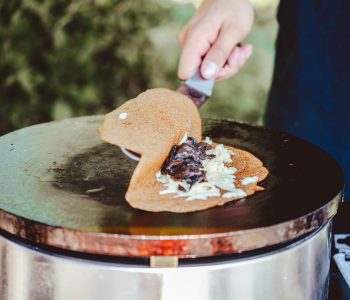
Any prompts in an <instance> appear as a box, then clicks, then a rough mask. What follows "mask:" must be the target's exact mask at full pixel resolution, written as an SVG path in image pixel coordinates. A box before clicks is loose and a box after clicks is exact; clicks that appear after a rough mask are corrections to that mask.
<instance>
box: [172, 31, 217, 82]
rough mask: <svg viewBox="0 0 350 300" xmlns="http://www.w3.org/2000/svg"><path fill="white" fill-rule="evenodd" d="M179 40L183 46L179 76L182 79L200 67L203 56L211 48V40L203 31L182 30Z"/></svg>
mask: <svg viewBox="0 0 350 300" xmlns="http://www.w3.org/2000/svg"><path fill="white" fill-rule="evenodd" d="M179 42H180V44H181V46H182V47H183V49H182V53H181V57H180V62H179V69H178V76H179V78H180V79H181V80H185V79H188V78H189V77H191V76H192V74H193V73H194V72H195V71H196V70H197V69H198V68H199V66H200V64H201V62H202V57H203V56H204V55H205V53H207V51H208V49H209V48H210V41H209V40H208V38H207V37H206V36H205V35H204V34H203V32H199V31H198V32H194V31H192V32H188V31H182V32H181V33H180V35H179Z"/></svg>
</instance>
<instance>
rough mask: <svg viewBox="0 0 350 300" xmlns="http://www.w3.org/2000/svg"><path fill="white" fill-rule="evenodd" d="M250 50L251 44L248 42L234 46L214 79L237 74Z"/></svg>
mask: <svg viewBox="0 0 350 300" xmlns="http://www.w3.org/2000/svg"><path fill="white" fill-rule="evenodd" d="M252 52H253V46H252V45H250V44H246V45H244V46H241V47H235V48H234V49H233V50H232V52H231V53H230V55H229V57H228V59H227V62H226V65H225V66H224V67H223V68H222V69H221V70H220V71H219V72H218V74H217V76H216V80H217V81H219V80H224V79H227V78H229V77H231V76H234V75H235V74H237V73H238V72H239V70H240V69H241V68H242V67H243V66H244V64H245V63H246V62H247V60H248V59H249V57H250V56H251V54H252Z"/></svg>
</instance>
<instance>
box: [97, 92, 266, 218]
mask: <svg viewBox="0 0 350 300" xmlns="http://www.w3.org/2000/svg"><path fill="white" fill-rule="evenodd" d="M100 133H101V137H102V139H103V140H105V141H106V142H108V143H111V144H114V145H117V146H119V147H122V148H126V149H128V150H131V151H133V152H135V153H138V154H139V155H140V156H141V159H140V161H139V163H138V165H137V167H136V169H135V171H134V173H133V175H132V178H131V180H130V184H129V188H128V191H127V193H126V196H125V198H126V200H127V201H128V203H129V204H130V205H131V206H132V207H134V208H138V209H142V210H146V211H153V212H159V211H169V212H176V213H184V212H192V211H198V210H204V209H207V208H210V207H214V206H218V205H223V204H225V203H227V202H229V201H232V200H238V199H240V198H242V196H236V197H230V198H224V197H221V196H213V197H208V198H207V199H205V200H203V199H195V200H190V201H189V200H187V199H186V197H176V195H175V194H165V195H162V194H160V191H162V190H164V188H165V187H164V184H163V183H161V182H159V181H157V177H156V174H157V172H158V171H159V170H160V168H161V167H162V164H163V163H164V161H165V160H166V158H167V157H168V155H169V152H170V150H171V148H172V146H174V145H176V144H178V143H179V142H180V141H181V140H182V138H183V137H184V135H185V134H187V135H188V136H191V137H194V138H195V139H196V140H199V141H200V140H201V135H202V132H201V119H200V116H199V112H198V109H197V108H196V106H195V105H194V104H193V103H192V101H190V100H189V99H188V98H187V97H186V96H183V95H181V94H179V93H176V92H174V91H171V90H168V89H163V88H158V89H151V90H147V91H146V92H144V93H142V94H140V95H139V96H137V97H136V98H134V99H131V100H129V101H127V102H126V103H124V104H123V105H122V106H120V107H119V108H117V109H116V110H114V111H112V112H111V113H109V114H107V115H106V116H105V119H104V122H103V124H102V126H101V127H100ZM214 146H215V145H214ZM225 148H227V149H229V150H232V151H233V152H234V155H232V162H229V163H226V164H225V166H227V167H235V168H236V169H237V171H236V172H235V174H234V175H235V177H236V178H235V185H236V187H237V188H239V189H241V190H243V191H244V192H245V194H246V196H249V195H252V194H253V193H255V192H257V191H261V190H263V188H262V187H260V186H258V185H257V183H258V182H260V181H262V180H263V179H265V178H266V176H267V175H268V170H267V169H266V168H265V167H264V166H263V164H262V162H261V161H260V160H259V159H258V158H256V157H255V156H254V155H252V154H251V153H249V152H247V151H244V150H240V149H237V148H234V147H231V146H225ZM253 176H256V177H255V178H256V180H255V181H254V182H251V183H248V184H243V183H242V180H244V178H247V177H253ZM222 192H224V191H222Z"/></svg>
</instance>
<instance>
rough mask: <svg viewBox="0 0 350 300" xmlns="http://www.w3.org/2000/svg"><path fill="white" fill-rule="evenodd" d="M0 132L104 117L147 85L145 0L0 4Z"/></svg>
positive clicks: (156, 20) (153, 11)
mask: <svg viewBox="0 0 350 300" xmlns="http://www.w3.org/2000/svg"><path fill="white" fill-rule="evenodd" d="M0 3H1V4H0V16H1V18H0V40H1V48H0V59H1V61H0V131H1V132H2V133H4V132H6V131H10V130H13V129H15V128H19V127H23V126H26V125H29V124H35V123H39V122H44V121H49V120H51V119H53V118H63V117H69V116H72V115H86V114H96V113H101V112H105V111H107V110H111V109H113V108H114V107H115V106H118V105H120V104H121V103H122V101H124V100H125V99H128V98H131V97H133V96H134V95H136V94H138V93H139V92H140V91H142V90H145V89H146V88H148V87H149V85H150V78H149V76H148V74H149V73H150V70H151V69H152V68H153V66H152V65H151V64H149V63H148V62H147V56H148V53H149V52H150V51H152V45H151V42H150V39H149V37H148V35H147V32H148V30H149V29H150V28H152V27H155V26H157V25H159V24H160V22H161V21H162V19H164V16H165V15H164V14H166V10H165V9H164V8H163V7H161V6H160V5H157V4H155V3H154V1H152V0H147V1H142V0H133V1H121V0H95V1H83V0H75V1H68V0H52V1H51V0H23V1H21V0H11V1H1V2H0Z"/></svg>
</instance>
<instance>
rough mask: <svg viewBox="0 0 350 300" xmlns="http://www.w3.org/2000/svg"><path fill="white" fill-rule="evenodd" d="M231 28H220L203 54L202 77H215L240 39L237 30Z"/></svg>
mask: <svg viewBox="0 0 350 300" xmlns="http://www.w3.org/2000/svg"><path fill="white" fill-rule="evenodd" d="M232 28H233V27H232ZM232 28H224V27H223V28H221V30H220V33H219V35H218V37H217V39H216V41H215V42H214V44H213V45H212V46H211V48H210V50H209V51H208V53H207V54H206V55H205V57H204V60H203V63H202V65H201V74H202V76H203V77H204V78H206V79H211V78H216V76H217V75H218V72H219V71H220V70H221V68H222V67H223V66H224V65H225V63H226V62H227V60H228V58H229V56H230V53H231V52H232V50H233V48H234V47H235V46H236V45H237V44H238V43H239V42H240V41H241V40H240V39H241V36H240V34H239V32H238V31H237V30H234V29H232Z"/></svg>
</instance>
